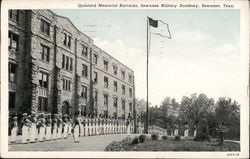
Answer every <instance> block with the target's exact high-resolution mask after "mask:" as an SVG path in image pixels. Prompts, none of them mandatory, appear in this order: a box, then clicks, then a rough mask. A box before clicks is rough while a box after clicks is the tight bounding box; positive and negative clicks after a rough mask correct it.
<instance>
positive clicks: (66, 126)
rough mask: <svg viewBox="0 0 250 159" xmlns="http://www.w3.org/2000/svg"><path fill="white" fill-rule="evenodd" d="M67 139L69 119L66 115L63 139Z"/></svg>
mask: <svg viewBox="0 0 250 159" xmlns="http://www.w3.org/2000/svg"><path fill="white" fill-rule="evenodd" d="M67 137H68V118H67V114H65V115H64V117H63V138H64V139H67Z"/></svg>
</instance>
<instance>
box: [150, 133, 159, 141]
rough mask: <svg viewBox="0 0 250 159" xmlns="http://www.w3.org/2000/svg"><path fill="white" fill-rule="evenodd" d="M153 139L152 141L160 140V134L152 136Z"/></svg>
mask: <svg viewBox="0 0 250 159" xmlns="http://www.w3.org/2000/svg"><path fill="white" fill-rule="evenodd" d="M151 138H152V140H158V138H159V135H158V134H152V135H151Z"/></svg>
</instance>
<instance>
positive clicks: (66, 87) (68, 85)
mask: <svg viewBox="0 0 250 159" xmlns="http://www.w3.org/2000/svg"><path fill="white" fill-rule="evenodd" d="M63 89H64V90H66V91H70V90H71V80H70V79H67V78H63Z"/></svg>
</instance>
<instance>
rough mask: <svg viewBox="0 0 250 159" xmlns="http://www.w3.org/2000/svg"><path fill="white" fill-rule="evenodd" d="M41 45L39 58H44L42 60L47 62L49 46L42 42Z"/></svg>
mask: <svg viewBox="0 0 250 159" xmlns="http://www.w3.org/2000/svg"><path fill="white" fill-rule="evenodd" d="M41 47H42V55H41V56H42V57H41V59H42V60H44V61H47V62H49V55H50V54H49V51H50V48H49V47H48V46H45V45H43V44H41Z"/></svg>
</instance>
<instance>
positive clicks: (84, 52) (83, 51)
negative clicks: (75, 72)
mask: <svg viewBox="0 0 250 159" xmlns="http://www.w3.org/2000/svg"><path fill="white" fill-rule="evenodd" d="M82 55H83V56H86V57H88V47H87V46H86V45H82Z"/></svg>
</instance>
